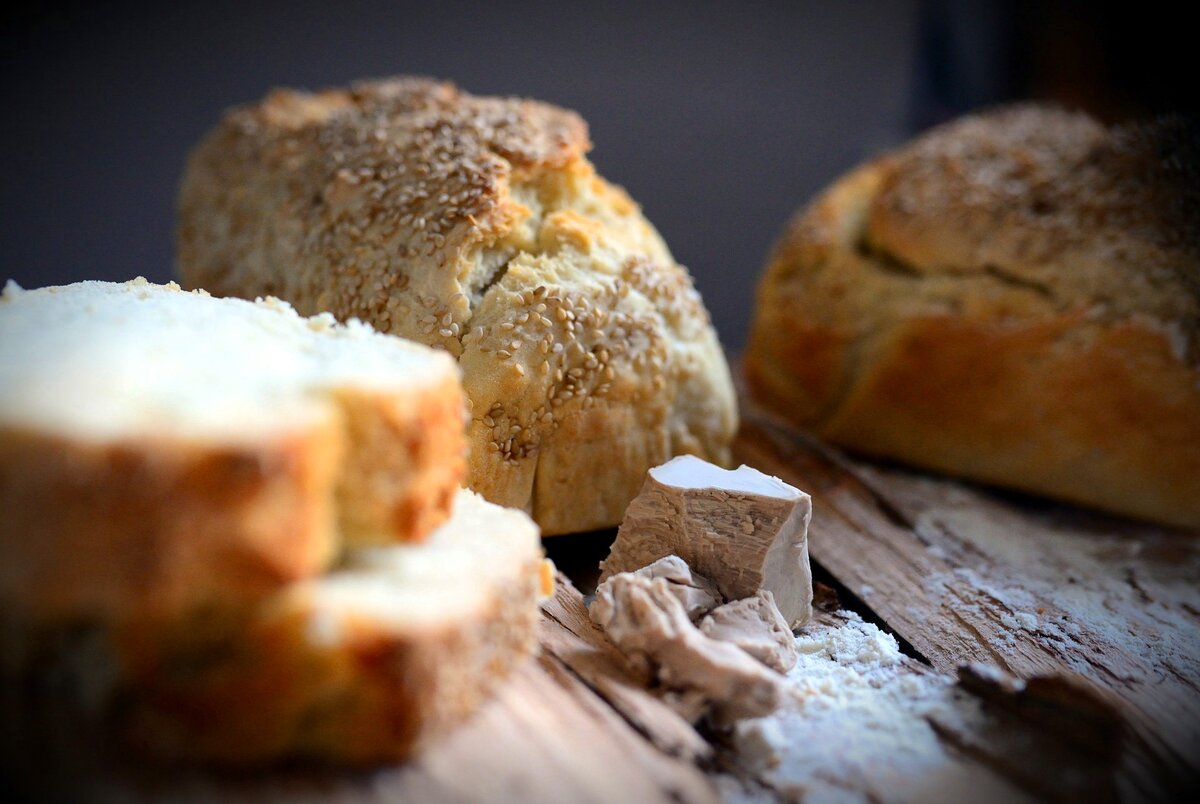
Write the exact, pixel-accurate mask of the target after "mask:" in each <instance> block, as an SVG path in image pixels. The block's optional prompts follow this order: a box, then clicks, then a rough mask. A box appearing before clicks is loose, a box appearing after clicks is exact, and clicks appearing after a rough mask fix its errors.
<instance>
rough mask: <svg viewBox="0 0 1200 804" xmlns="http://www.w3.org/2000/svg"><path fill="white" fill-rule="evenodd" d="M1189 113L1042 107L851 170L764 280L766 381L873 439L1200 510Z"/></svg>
mask: <svg viewBox="0 0 1200 804" xmlns="http://www.w3.org/2000/svg"><path fill="white" fill-rule="evenodd" d="M1197 154H1198V149H1197V146H1196V138H1195V135H1194V132H1192V131H1190V130H1189V129H1188V127H1187V126H1185V125H1183V124H1182V123H1180V122H1179V121H1166V122H1163V123H1160V124H1158V125H1155V126H1126V127H1118V128H1110V127H1106V126H1105V125H1102V124H1101V123H1098V122H1097V121H1095V120H1093V119H1090V118H1089V117H1087V116H1085V115H1082V114H1074V113H1069V112H1066V111H1061V110H1057V109H1048V108H1042V107H1036V106H1022V107H1015V108H1008V109H1003V110H999V111H995V112H991V113H987V114H982V115H978V116H973V117H968V118H965V119H963V120H960V121H957V122H954V123H951V124H948V125H946V126H943V127H941V128H938V129H935V130H934V131H932V132H930V133H928V134H926V135H925V136H923V137H921V138H919V139H918V140H916V141H915V142H914V143H912V144H911V145H909V146H908V147H905V148H902V149H900V150H898V151H896V152H894V153H890V154H887V155H884V156H882V157H880V158H878V159H876V160H874V161H872V162H870V163H868V164H866V165H864V166H862V167H860V168H859V169H857V170H855V171H853V172H852V173H850V174H849V175H848V176H846V177H845V178H843V179H841V180H840V181H838V182H837V183H836V184H834V186H833V187H831V188H830V189H829V190H828V191H826V192H825V193H823V194H822V195H821V196H820V197H819V198H817V199H816V200H815V201H814V202H813V203H812V204H811V205H810V206H809V207H808V208H807V209H806V210H804V211H803V212H801V213H800V214H799V215H798V216H797V217H796V218H795V220H794V221H793V222H792V223H791V224H790V226H789V227H788V229H787V231H786V232H785V234H784V236H783V238H782V240H781V241H780V243H779V245H778V246H777V247H776V249H775V252H774V254H773V255H772V256H771V258H770V261H769V263H768V265H767V269H766V273H765V275H764V276H763V278H762V282H761V284H760V286H759V290H758V297H757V303H756V310H755V317H754V323H753V327H752V334H751V339H750V345H749V347H748V351H747V355H746V372H747V376H748V379H749V383H750V386H751V388H752V389H753V393H754V395H755V397H756V398H757V399H758V400H759V401H760V402H762V403H763V404H765V405H767V406H769V407H771V408H773V409H775V410H776V411H778V412H780V413H782V414H784V415H786V416H789V417H791V418H792V419H793V420H794V421H796V422H797V423H799V424H801V425H802V426H804V427H806V428H809V429H811V430H812V431H814V432H816V433H817V434H819V435H821V436H823V437H825V438H827V439H829V440H831V441H834V442H836V443H839V444H843V445H845V446H847V447H850V448H852V449H856V450H861V451H863V452H866V453H870V454H874V455H880V456H885V457H888V458H895V459H898V460H902V461H907V462H910V463H912V464H915V465H917V466H922V467H928V468H931V469H936V470H940V471H945V472H949V473H953V474H957V475H961V476H963V477H967V478H972V479H976V480H981V481H984V482H988V483H995V484H998V485H1002V486H1008V487H1012V488H1016V489H1021V490H1025V491H1029V492H1033V493H1036V494H1045V495H1048V496H1052V497H1058V498H1061V499H1065V500H1070V501H1074V502H1078V503H1083V504H1085V505H1091V506H1096V507H1098V508H1102V509H1106V510H1109V511H1114V512H1116V513H1119V514H1126V515H1130V516H1135V517H1142V518H1146V519H1150V520H1156V521H1159V522H1164V523H1169V524H1173V525H1179V526H1183V527H1188V528H1195V527H1200V338H1198V332H1200V247H1198V241H1200V203H1198V198H1200V191H1198V190H1197V188H1198V187H1200V182H1198V181H1197V178H1198V175H1200V174H1198V173H1197V171H1196V166H1197V164H1200V162H1198V160H1197Z"/></svg>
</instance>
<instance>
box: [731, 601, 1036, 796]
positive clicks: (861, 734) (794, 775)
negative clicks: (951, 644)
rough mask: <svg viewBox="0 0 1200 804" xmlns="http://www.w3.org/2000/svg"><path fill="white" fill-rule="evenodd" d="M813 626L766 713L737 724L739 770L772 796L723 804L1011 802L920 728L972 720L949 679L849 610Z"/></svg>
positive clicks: (1008, 792) (967, 703) (970, 706)
mask: <svg viewBox="0 0 1200 804" xmlns="http://www.w3.org/2000/svg"><path fill="white" fill-rule="evenodd" d="M837 616H838V618H839V619H840V620H841V621H842V622H840V623H839V624H836V625H823V624H811V625H809V626H808V627H806V628H805V629H804V630H803V631H802V632H801V633H800V635H799V636H798V637H796V648H797V650H798V652H799V654H800V658H799V661H798V662H797V663H796V667H795V668H794V669H793V670H791V672H789V673H788V675H787V678H788V681H789V684H790V687H791V690H792V692H793V695H792V696H791V697H790V699H789V700H788V701H787V702H786V703H785V704H784V705H783V706H782V707H781V708H780V709H779V710H778V711H776V712H775V713H774V714H772V715H769V716H767V717H763V718H756V719H752V720H744V721H741V722H740V723H738V724H737V726H736V727H735V730H734V735H733V742H734V747H735V750H736V751H737V754H738V758H739V761H740V763H741V764H742V766H743V767H746V768H747V769H749V770H750V771H751V772H752V773H754V774H755V775H756V776H758V777H760V778H762V779H764V780H765V781H766V782H767V784H768V785H769V786H770V788H772V789H773V791H774V795H770V794H768V795H767V796H766V797H765V798H764V797H763V792H764V791H758V792H756V793H754V792H747V791H741V790H740V789H738V788H737V786H736V785H734V784H732V783H730V782H726V783H724V784H722V794H723V795H724V796H725V798H726V799H727V800H729V801H743V802H752V801H760V800H772V799H774V798H776V797H782V798H783V799H784V800H789V801H790V800H803V801H805V802H825V801H830V802H842V801H846V802H853V801H869V800H878V801H937V800H943V801H951V800H965V799H970V800H972V801H986V800H1012V799H1013V798H1014V797H1015V798H1020V797H1021V796H1020V794H1019V793H1018V792H1017V791H1015V790H1014V789H1012V788H1010V787H1007V785H1004V784H1003V783H1000V782H999V781H998V780H997V779H996V777H994V776H992V775H991V774H989V773H987V772H986V771H984V770H982V769H981V768H979V767H978V766H975V765H969V764H966V763H964V762H962V761H961V760H960V759H959V758H957V756H955V755H954V754H953V753H951V752H950V751H949V750H947V749H946V748H945V747H943V745H942V744H941V742H940V741H939V740H938V737H937V735H936V733H935V732H934V730H933V728H932V727H931V726H930V725H929V722H928V721H927V719H926V718H927V717H928V716H932V715H935V714H936V715H937V716H938V718H939V719H943V720H947V719H954V718H958V717H962V718H970V717H972V716H973V715H975V714H976V712H977V710H976V709H975V704H974V703H973V701H972V700H970V699H969V698H968V697H967V696H965V695H964V694H962V693H961V692H958V691H957V690H956V689H955V687H954V682H953V679H951V678H950V677H949V676H944V675H940V674H937V673H933V672H931V671H927V670H924V669H923V668H919V667H916V666H914V664H913V663H912V662H908V661H906V660H905V658H904V656H903V654H901V652H900V648H899V646H898V645H897V644H896V640H895V638H894V637H892V636H891V635H890V634H886V633H884V632H882V631H880V630H879V629H878V628H877V627H875V626H874V625H872V624H870V623H867V622H864V621H863V620H862V619H861V618H860V617H859V616H858V615H857V614H854V613H852V612H839V613H838V615H837Z"/></svg>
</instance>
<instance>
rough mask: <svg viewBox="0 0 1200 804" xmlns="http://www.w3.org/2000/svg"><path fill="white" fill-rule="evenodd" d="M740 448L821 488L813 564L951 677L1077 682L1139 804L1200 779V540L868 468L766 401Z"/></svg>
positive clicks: (751, 414)
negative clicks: (1103, 718)
mask: <svg viewBox="0 0 1200 804" xmlns="http://www.w3.org/2000/svg"><path fill="white" fill-rule="evenodd" d="M736 454H737V458H738V459H739V460H741V461H743V462H745V463H747V464H749V465H751V466H755V467H756V468H758V469H760V470H761V471H764V472H768V473H772V474H776V475H778V476H779V477H781V478H782V479H783V480H785V481H787V482H789V483H792V484H793V485H796V486H798V487H800V488H802V489H804V490H806V491H808V492H809V493H810V494H812V495H813V500H814V504H813V521H812V529H811V532H810V536H809V549H810V553H811V555H812V557H813V560H814V561H815V562H817V563H818V564H820V565H821V566H823V567H824V568H825V569H826V570H828V571H829V572H830V573H831V574H832V575H833V576H834V577H835V578H836V579H837V581H838V582H840V583H841V584H843V585H844V586H845V587H846V588H847V589H848V590H849V591H850V592H852V593H853V594H854V595H855V596H857V597H858V598H859V600H861V602H862V603H863V604H864V605H865V607H867V608H868V609H869V610H870V612H871V613H873V614H874V615H875V616H877V617H878V618H879V619H880V620H881V621H882V622H884V623H886V625H887V626H888V627H889V628H891V629H893V630H894V631H895V632H896V634H897V635H898V636H900V637H902V638H903V639H904V640H906V641H907V642H908V643H909V644H910V645H912V646H913V647H914V648H915V649H916V650H917V651H918V652H919V653H920V655H921V656H922V657H924V658H925V659H926V660H928V661H929V662H930V663H931V664H932V665H933V666H934V667H935V668H937V669H939V670H942V671H944V672H954V671H955V670H956V669H957V668H958V667H960V666H962V665H964V664H969V663H976V662H977V663H982V664H985V665H991V666H995V667H998V668H1000V669H1002V670H1004V671H1007V672H1008V673H1011V674H1013V675H1014V676H1016V677H1019V678H1031V677H1035V676H1043V677H1047V676H1048V677H1062V678H1067V679H1070V680H1071V682H1072V683H1074V684H1076V685H1078V686H1079V687H1080V688H1082V689H1084V690H1087V691H1088V692H1089V693H1091V694H1092V695H1093V696H1094V697H1095V698H1096V699H1098V700H1101V701H1104V702H1107V703H1109V704H1111V705H1112V707H1113V708H1114V709H1115V711H1117V712H1118V713H1119V714H1120V716H1121V718H1122V719H1123V721H1124V723H1125V724H1126V726H1127V728H1128V731H1129V739H1128V741H1127V750H1125V751H1123V752H1122V754H1121V756H1120V757H1119V759H1118V762H1119V763H1120V765H1119V775H1118V781H1119V789H1120V794H1121V797H1122V798H1123V799H1126V800H1144V799H1153V800H1167V799H1170V798H1172V797H1174V796H1176V795H1179V794H1182V793H1185V792H1187V791H1188V790H1189V789H1192V786H1193V785H1195V784H1196V783H1197V781H1198V780H1200V546H1198V544H1197V541H1196V539H1195V537H1194V536H1191V535H1189V534H1186V533H1181V532H1177V531H1171V530H1167V529H1163V528H1155V527H1151V526H1147V525H1141V524H1137V523H1132V522H1127V521H1122V520H1117V519H1112V518H1108V517H1103V516H1099V515H1091V514H1087V513H1084V512H1081V511H1078V510H1075V509H1068V508H1066V507H1060V506H1056V505H1051V504H1047V503H1043V502H1040V501H1036V500H1031V499H1028V498H1018V497H1014V496H1009V495H1004V494H999V493H996V492H991V491H987V490H983V489H979V488H976V487H971V486H967V485H964V484H960V483H956V482H952V481H948V480H945V479H935V478H930V477H927V476H923V475H920V474H917V473H914V472H911V471H906V470H902V469H897V468H891V467H885V466H879V465H875V464H870V463H867V462H864V461H859V460H854V459H851V458H848V457H846V456H844V455H842V454H840V453H839V452H837V451H835V450H833V449H831V448H829V447H827V446H825V445H822V444H820V443H818V442H816V441H814V440H811V439H809V438H806V437H805V436H803V435H802V434H799V433H796V432H794V431H792V430H790V429H789V428H788V427H787V426H786V425H782V424H780V423H779V422H778V421H775V420H773V419H771V418H770V417H768V416H767V415H765V414H763V413H761V412H759V411H756V410H754V409H753V408H748V409H745V410H744V411H743V427H742V431H741V433H740V435H739V438H738V442H737V445H736ZM1081 722H1083V721H1081Z"/></svg>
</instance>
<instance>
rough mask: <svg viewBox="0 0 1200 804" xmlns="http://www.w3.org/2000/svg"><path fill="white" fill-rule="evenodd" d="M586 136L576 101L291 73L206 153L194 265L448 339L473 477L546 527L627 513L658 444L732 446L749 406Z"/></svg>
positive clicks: (188, 253) (183, 249) (189, 241)
mask: <svg viewBox="0 0 1200 804" xmlns="http://www.w3.org/2000/svg"><path fill="white" fill-rule="evenodd" d="M588 147H589V144H588V141H587V133H586V128H585V126H584V123H583V121H582V120H580V119H579V117H578V116H576V115H575V114H573V113H571V112H567V111H564V110H561V109H557V108H555V107H552V106H548V105H545V104H540V103H535V102H532V101H525V100H516V99H499V98H478V97H473V96H470V95H467V94H465V93H462V92H460V91H458V90H457V89H455V88H454V87H453V86H451V85H450V84H445V83H437V82H432V81H427V80H421V79H394V80H390V81H382V82H373V83H365V84H359V85H356V86H353V87H351V88H350V89H349V90H346V91H338V90H329V91H325V92H321V93H317V94H303V93H295V92H276V93H274V94H272V95H271V96H269V97H268V98H267V99H266V100H264V101H263V102H262V103H260V104H257V105H253V106H248V107H243V108H240V109H236V110H234V111H232V112H231V113H230V114H228V115H227V116H226V117H225V119H224V120H223V121H222V122H221V124H220V125H219V126H218V127H217V128H216V129H215V130H214V131H213V132H212V133H211V134H209V136H208V137H207V138H206V139H205V140H204V142H202V143H201V144H200V146H199V147H198V148H197V149H196V151H195V152H194V153H193V154H192V156H191V158H190V160H189V162H188V168H187V171H186V173H185V176H184V180H183V186H182V190H181V194H180V201H179V229H178V246H179V252H178V258H179V271H180V273H181V276H182V277H183V279H184V281H185V282H186V283H187V284H189V285H191V286H197V287H205V288H206V289H208V290H210V291H212V292H214V293H218V294H233V295H241V296H254V295H258V294H264V293H272V294H275V295H278V296H281V297H283V298H285V299H287V300H288V301H290V302H292V303H293V304H294V305H295V306H296V307H297V309H299V310H301V311H302V312H320V311H329V312H332V313H333V314H334V315H336V316H338V317H339V318H342V319H345V318H349V317H352V316H353V317H358V318H360V319H362V320H364V321H367V322H369V323H371V324H373V325H374V326H375V327H376V328H377V329H380V330H381V331H384V332H391V333H394V334H399V335H402V336H404V337H407V338H411V339H413V340H416V341H419V342H423V343H427V344H430V345H433V346H438V347H441V348H443V349H446V350H447V351H449V352H450V353H451V354H453V355H454V356H455V357H457V358H458V360H459V363H460V365H461V366H462V368H463V373H464V385H465V388H466V392H467V396H468V398H469V400H470V403H471V406H472V410H471V423H470V429H469V441H470V446H471V457H470V484H471V485H472V487H474V488H476V489H478V490H480V491H481V492H482V493H484V494H485V495H486V496H487V497H488V498H489V499H492V500H493V501H495V502H498V503H501V504H504V505H508V506H514V507H520V508H524V509H526V510H528V511H530V512H532V514H533V516H534V518H535V519H536V520H537V521H538V523H539V524H540V525H541V527H542V529H543V532H544V533H546V534H547V535H551V534H555V533H563V532H571V531H580V530H587V529H590V528H596V527H602V526H608V525H613V524H616V523H617V522H619V521H620V518H621V514H622V512H623V511H624V507H625V504H626V503H628V501H629V499H631V498H632V496H633V494H635V493H636V490H637V487H638V484H639V483H640V482H641V478H642V476H643V475H644V474H645V471H646V469H648V468H649V467H650V466H653V465H655V464H656V463H660V462H662V461H663V460H666V459H667V458H669V457H671V456H672V455H675V454H679V453H680V452H694V453H696V454H699V455H701V456H702V457H705V458H707V459H709V460H713V461H717V462H726V461H728V457H729V453H728V445H729V442H730V440H731V439H732V435H733V430H734V428H735V423H736V421H735V420H736V411H735V403H734V396H733V390H732V383H731V382H730V379H729V374H728V368H727V366H726V364H725V361H724V356H723V354H722V352H721V350H720V346H719V344H718V343H717V339H716V335H715V333H714V332H713V330H712V327H711V324H710V323H709V319H708V315H707V312H706V311H705V309H704V306H703V304H702V302H701V301H700V298H699V295H698V294H697V293H696V291H695V289H694V288H693V287H692V283H691V279H690V277H689V276H688V274H687V272H686V270H685V269H683V268H682V267H681V266H679V265H677V264H676V263H675V261H674V260H673V259H672V257H671V255H670V253H669V252H668V250H667V249H666V246H665V245H664V244H663V242H662V240H661V238H659V236H658V234H657V232H655V231H654V229H653V227H651V226H650V224H649V223H647V222H646V220H645V218H643V217H642V215H641V213H640V211H639V209H638V208H637V206H636V205H635V204H634V203H633V202H632V201H631V200H630V199H629V198H628V196H626V195H625V193H624V192H622V191H621V190H620V189H619V188H615V187H612V186H610V185H608V184H607V183H606V182H604V181H603V179H601V178H599V177H598V176H596V175H595V172H594V170H593V168H592V166H591V164H590V163H589V162H588V161H587V159H586V158H585V157H584V153H585V152H586V150H587V148H588ZM585 423H586V425H585ZM580 432H584V433H586V434H590V437H592V438H593V440H594V448H593V449H591V450H588V451H587V452H586V454H585V453H584V452H577V451H576V449H577V447H578V444H577V442H576V441H575V440H574V439H575V437H576V436H577V435H578V434H579V433H580ZM604 444H609V445H611V448H610V449H607V450H606V449H604V448H603V445H604ZM581 460H589V461H592V462H591V463H590V464H588V465H586V466H583V465H577V462H578V461H581ZM580 475H585V476H586V478H587V481H588V482H587V483H586V484H584V485H583V486H580V485H578V484H577V476H580Z"/></svg>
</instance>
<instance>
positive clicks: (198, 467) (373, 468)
mask: <svg viewBox="0 0 1200 804" xmlns="http://www.w3.org/2000/svg"><path fill="white" fill-rule="evenodd" d="M133 285H134V286H135V289H137V290H139V291H143V290H146V292H149V291H148V290H147V289H148V288H150V287H151V286H148V285H145V283H142V284H141V285H139V284H138V283H133ZM155 291H156V292H161V293H171V292H176V293H177V292H180V291H178V289H177V288H176V289H175V290H173V291H172V290H171V289H169V288H165V289H164V288H156V289H155ZM30 292H31V293H38V292H40V291H30ZM11 303H13V304H20V303H21V302H20V300H19V299H17V298H14V299H13V300H12V302H11ZM210 303H212V304H220V305H223V304H231V303H232V302H223V301H215V300H210ZM239 304H240V302H239ZM272 315H273V314H272ZM287 315H292V313H291V312H290V311H287ZM269 323H270V321H269V317H268V324H269ZM317 323H321V322H317ZM281 337H282V336H281ZM371 337H378V336H374V335H372V336H371ZM408 348H418V347H408ZM427 357H428V358H429V362H428V363H427V364H423V365H427V366H428V367H429V371H430V376H428V377H421V378H414V381H413V382H412V383H411V385H408V386H405V387H391V388H386V389H383V390H379V389H367V388H362V387H358V386H355V385H352V384H347V385H343V386H338V385H336V384H335V386H334V387H330V388H316V389H313V390H312V391H311V397H312V398H311V399H307V398H306V403H307V408H306V409H308V410H310V412H309V413H305V414H304V415H303V416H300V417H296V416H292V418H294V419H295V422H294V423H293V424H290V425H287V424H282V423H281V424H280V426H278V427H273V428H272V429H270V430H268V431H267V432H262V433H259V432H254V431H251V430H250V429H248V428H242V429H241V430H239V428H238V427H236V426H231V428H230V430H229V431H228V433H225V432H224V431H222V432H220V433H210V434H207V435H203V436H201V435H184V434H182V433H180V432H178V431H177V430H176V429H175V428H176V425H175V424H172V423H171V422H170V421H165V420H164V421H159V420H157V419H155V418H154V417H152V416H150V417H147V419H146V421H145V423H144V426H143V427H141V428H140V429H139V430H137V431H136V432H137V434H136V435H128V434H115V435H114V434H100V433H91V432H90V431H88V430H87V429H86V428H84V429H80V430H79V431H78V432H76V431H75V430H72V429H70V428H69V427H68V426H67V425H66V424H62V423H58V424H53V423H30V422H22V421H21V420H20V418H19V414H13V416H12V417H11V419H12V420H9V419H5V420H3V421H0V606H5V607H15V608H20V609H21V610H22V611H24V612H26V614H27V615H28V616H30V617H32V618H34V619H35V620H37V621H39V622H45V623H50V624H52V623H56V622H69V621H74V620H77V619H81V618H84V619H97V618H98V619H101V620H104V621H107V622H113V623H125V622H129V623H138V624H141V625H142V626H144V627H149V626H150V625H152V624H153V623H155V622H158V621H164V620H171V619H178V618H180V617H184V616H191V615H194V614H196V613H197V612H208V613H209V614H210V615H211V616H224V615H222V614H221V612H224V611H226V610H233V611H236V610H239V609H240V608H243V607H244V606H245V605H247V604H248V603H249V602H252V601H255V600H258V599H260V598H263V597H264V596H266V595H269V594H271V593H273V592H275V591H276V590H277V589H278V588H280V587H281V586H283V585H286V584H288V583H291V582H293V581H296V580H299V579H303V578H307V577H311V576H313V575H317V574H319V573H321V572H323V571H324V570H326V569H327V568H328V567H329V566H330V565H331V564H332V563H333V562H334V561H335V560H336V559H337V558H338V556H339V554H340V552H341V551H342V549H343V548H344V547H345V546H347V545H369V544H380V543H388V542H394V541H402V542H404V541H421V540H422V539H424V538H425V537H426V536H427V535H428V534H429V533H430V531H432V530H433V529H434V528H436V527H437V526H438V525H440V524H441V523H442V522H444V521H445V520H446V518H447V517H448V516H449V513H450V509H451V505H452V502H453V498H454V495H455V494H456V492H457V491H458V488H459V486H460V484H461V483H462V481H463V478H464V476H465V468H466V461H465V456H464V454H465V440H464V434H463V408H464V400H463V393H462V388H461V385H460V381H459V375H458V370H457V368H456V367H455V366H454V365H453V363H452V361H450V360H449V359H447V358H446V357H445V356H444V355H440V354H428V355H427ZM435 371H436V372H437V373H436V374H434V373H433V372H435ZM14 393H15V392H14ZM299 393H301V392H300V391H297V394H299ZM80 404H81V405H86V404H87V400H81V401H80ZM285 421H291V419H288V420H285ZM231 425H236V422H233V423H231Z"/></svg>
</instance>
